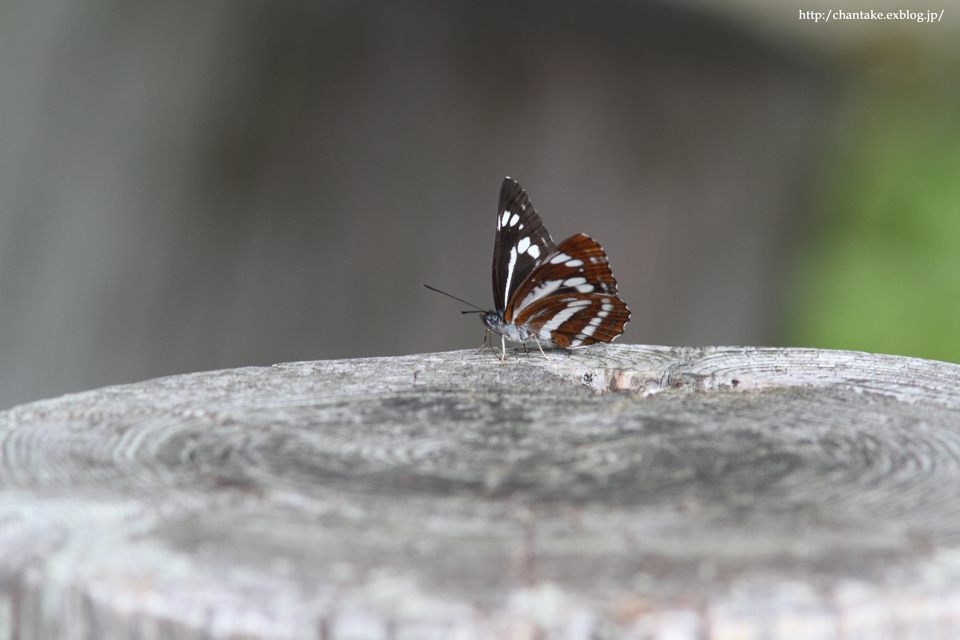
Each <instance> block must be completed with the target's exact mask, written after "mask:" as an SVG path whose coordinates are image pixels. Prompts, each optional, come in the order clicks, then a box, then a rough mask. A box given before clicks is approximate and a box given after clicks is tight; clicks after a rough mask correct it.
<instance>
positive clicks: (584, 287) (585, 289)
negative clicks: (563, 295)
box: [577, 282, 593, 293]
mask: <svg viewBox="0 0 960 640" xmlns="http://www.w3.org/2000/svg"><path fill="white" fill-rule="evenodd" d="M577 291H579V292H580V293H590V292H591V291H593V285H592V284H590V283H589V282H588V283H586V284H579V285H577Z"/></svg>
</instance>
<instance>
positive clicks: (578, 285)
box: [505, 234, 630, 347]
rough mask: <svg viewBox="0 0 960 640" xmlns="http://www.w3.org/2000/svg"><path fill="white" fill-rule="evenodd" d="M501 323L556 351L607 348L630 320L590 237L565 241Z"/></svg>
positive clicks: (599, 250)
mask: <svg viewBox="0 0 960 640" xmlns="http://www.w3.org/2000/svg"><path fill="white" fill-rule="evenodd" d="M505 320H506V321H507V322H512V323H513V324H515V325H518V326H524V327H526V328H527V330H529V331H531V332H533V333H534V334H536V335H537V337H538V338H539V339H540V340H542V341H544V342H549V343H551V344H555V345H557V346H560V347H581V346H584V345H588V344H593V343H594V342H610V341H611V340H613V339H614V338H616V337H617V336H619V335H620V334H621V333H623V328H624V326H625V325H626V324H627V322H628V321H629V320H630V309H628V308H627V305H626V304H625V303H624V302H623V301H622V300H621V299H620V298H618V297H617V281H616V280H615V279H614V277H613V272H612V271H611V270H610V265H609V263H608V262H607V256H606V254H605V253H604V252H603V248H601V247H600V245H599V244H598V243H597V242H596V241H595V240H594V239H593V238H590V237H589V236H585V235H583V234H578V235H575V236H573V237H571V238H568V239H567V240H564V241H563V243H561V244H560V246H558V247H556V248H555V249H554V250H553V252H551V253H550V254H549V255H547V256H544V259H543V261H542V263H541V264H540V265H539V266H538V267H537V268H536V269H535V270H534V271H533V272H532V273H531V274H530V277H529V278H527V279H526V280H525V281H524V282H523V283H522V284H521V285H520V286H519V287H518V288H517V290H516V291H515V292H514V294H513V297H512V298H510V302H509V304H508V305H507V307H506V313H505Z"/></svg>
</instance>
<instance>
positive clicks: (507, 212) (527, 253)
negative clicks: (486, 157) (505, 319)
mask: <svg viewBox="0 0 960 640" xmlns="http://www.w3.org/2000/svg"><path fill="white" fill-rule="evenodd" d="M555 247H556V245H555V244H554V242H553V238H551V237H550V234H549V233H548V232H547V229H546V227H544V226H543V223H542V222H541V221H540V216H538V215H537V212H536V210H534V208H533V205H532V204H530V199H529V198H528V197H527V194H526V192H525V191H524V190H523V188H522V187H521V186H520V185H519V184H517V181H516V180H514V179H513V178H510V177H507V178H504V179H503V185H501V187H500V205H499V207H498V208H497V237H496V240H495V241H494V244H493V302H494V304H495V308H496V310H497V311H502V310H504V309H505V308H506V306H507V302H508V301H509V300H510V299H511V298H512V296H513V293H514V292H515V291H516V290H517V288H518V287H519V286H520V285H521V284H522V283H523V282H524V281H525V280H526V279H527V278H528V277H529V276H530V274H531V273H533V270H534V269H536V268H537V266H538V265H539V264H540V262H541V260H542V259H543V258H544V257H546V256H547V255H548V254H549V253H551V252H552V251H553V250H554V248H555Z"/></svg>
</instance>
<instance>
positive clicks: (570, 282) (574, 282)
mask: <svg viewBox="0 0 960 640" xmlns="http://www.w3.org/2000/svg"><path fill="white" fill-rule="evenodd" d="M586 281H587V279H586V278H581V277H576V278H567V279H566V280H564V281H563V286H565V287H576V286H578V285H581V284H583V283H585V282H586Z"/></svg>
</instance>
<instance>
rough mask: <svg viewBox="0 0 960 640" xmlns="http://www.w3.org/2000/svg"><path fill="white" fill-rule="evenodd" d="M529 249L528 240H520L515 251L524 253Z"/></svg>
mask: <svg viewBox="0 0 960 640" xmlns="http://www.w3.org/2000/svg"><path fill="white" fill-rule="evenodd" d="M529 248H530V238H520V242H518V243H517V251H518V252H520V253H526V252H527V249H529Z"/></svg>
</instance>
